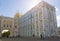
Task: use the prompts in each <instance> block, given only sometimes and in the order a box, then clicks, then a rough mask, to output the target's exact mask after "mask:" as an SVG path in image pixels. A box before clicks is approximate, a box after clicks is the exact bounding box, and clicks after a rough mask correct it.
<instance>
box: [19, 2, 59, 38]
mask: <svg viewBox="0 0 60 41" xmlns="http://www.w3.org/2000/svg"><path fill="white" fill-rule="evenodd" d="M19 28H20V29H19V32H20V33H19V34H20V36H24V37H27V36H33V35H34V36H37V37H41V35H42V36H44V37H47V36H48V37H49V36H57V35H58V33H57V21H56V11H55V7H54V6H52V5H50V4H48V3H47V2H45V1H42V2H40V3H39V4H37V5H36V6H35V7H33V8H32V9H31V10H29V11H28V12H26V13H25V14H24V15H23V16H22V17H21V18H20V19H19Z"/></svg>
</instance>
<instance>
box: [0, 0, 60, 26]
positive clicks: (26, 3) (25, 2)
mask: <svg viewBox="0 0 60 41" xmlns="http://www.w3.org/2000/svg"><path fill="white" fill-rule="evenodd" d="M40 1H41V0H0V15H3V16H8V17H13V16H14V15H15V13H16V12H21V13H22V14H24V13H25V12H27V11H28V10H29V9H31V8H32V7H34V6H35V5H36V4H38V3H39V2H40ZM44 1H46V2H48V3H49V4H51V5H53V6H55V7H56V16H57V24H58V26H59V25H60V0H44Z"/></svg>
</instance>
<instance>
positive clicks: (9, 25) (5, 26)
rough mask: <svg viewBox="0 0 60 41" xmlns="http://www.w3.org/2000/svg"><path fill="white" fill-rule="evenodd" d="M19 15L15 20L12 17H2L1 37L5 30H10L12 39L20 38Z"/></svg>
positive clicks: (0, 18) (0, 21)
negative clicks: (14, 37) (13, 37)
mask: <svg viewBox="0 0 60 41" xmlns="http://www.w3.org/2000/svg"><path fill="white" fill-rule="evenodd" d="M19 17H20V16H19V13H16V15H15V16H14V18H11V17H5V16H0V37H1V35H2V31H3V30H9V31H10V37H12V36H18V35H19V31H18V29H19V22H18V19H19Z"/></svg>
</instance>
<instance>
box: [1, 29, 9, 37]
mask: <svg viewBox="0 0 60 41" xmlns="http://www.w3.org/2000/svg"><path fill="white" fill-rule="evenodd" d="M9 36H10V31H9V30H2V37H9Z"/></svg>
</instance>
